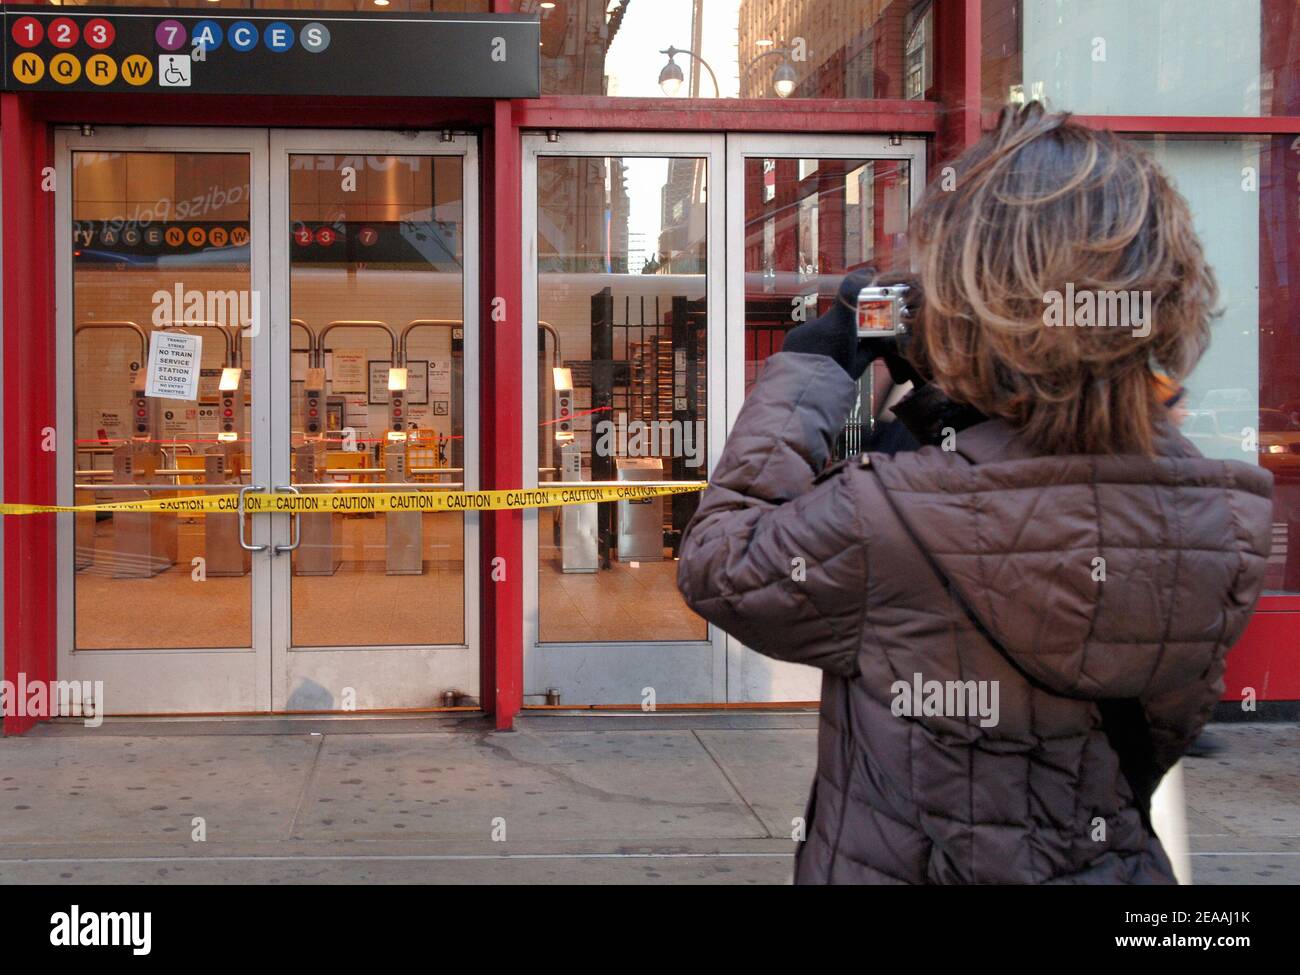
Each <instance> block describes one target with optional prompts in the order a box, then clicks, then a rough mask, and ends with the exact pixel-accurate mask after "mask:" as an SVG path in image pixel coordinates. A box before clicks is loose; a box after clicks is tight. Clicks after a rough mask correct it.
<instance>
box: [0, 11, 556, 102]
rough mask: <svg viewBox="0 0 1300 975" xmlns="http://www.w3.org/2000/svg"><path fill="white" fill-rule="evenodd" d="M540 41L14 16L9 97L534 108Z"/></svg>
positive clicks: (524, 22) (437, 18)
mask: <svg viewBox="0 0 1300 975" xmlns="http://www.w3.org/2000/svg"><path fill="white" fill-rule="evenodd" d="M539 40H540V26H539V24H538V22H537V21H536V20H534V19H533V18H531V17H527V16H519V15H515V14H424V13H400V12H398V13H393V14H391V15H383V14H380V15H376V14H372V13H339V14H326V13H325V12H324V11H322V12H320V13H316V14H312V13H308V14H304V13H303V12H302V11H285V12H276V11H268V10H243V11H233V12H220V11H217V10H211V9H209V10H177V9H174V8H151V9H149V10H147V11H146V10H141V9H140V8H136V9H134V10H132V11H131V12H123V10H122V8H120V7H97V8H96V7H75V8H69V7H30V6H23V7H14V6H6V7H5V10H4V89H5V90H6V91H132V92H144V91H148V92H161V93H163V94H204V95H379V96H390V97H431V96H436V97H453V98H455V97H461V98H535V97H537V95H538V94H539V92H540V56H539V51H538V47H539Z"/></svg>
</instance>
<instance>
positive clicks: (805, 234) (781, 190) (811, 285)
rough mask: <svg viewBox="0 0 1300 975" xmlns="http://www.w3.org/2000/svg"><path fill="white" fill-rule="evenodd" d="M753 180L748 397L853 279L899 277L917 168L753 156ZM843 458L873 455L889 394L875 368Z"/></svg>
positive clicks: (885, 377)
mask: <svg viewBox="0 0 1300 975" xmlns="http://www.w3.org/2000/svg"><path fill="white" fill-rule="evenodd" d="M744 179H745V393H746V395H748V393H749V390H750V388H751V387H752V386H753V384H754V381H755V380H756V379H757V378H758V374H759V370H760V369H761V368H762V365H763V362H764V360H766V359H767V358H768V357H769V356H771V355H774V354H775V353H777V352H780V351H781V345H782V343H783V342H784V340H785V334H786V332H788V331H789V330H790V329H791V328H794V327H795V326H797V325H799V324H801V323H803V322H806V321H811V320H812V319H814V318H816V317H817V316H818V315H821V314H824V313H825V312H826V311H828V310H830V308H831V305H832V303H833V302H835V301H837V300H838V294H839V288H840V283H841V281H842V280H843V278H844V275H845V274H847V273H848V272H849V271H854V270H858V269H861V268H867V267H871V268H875V269H876V270H878V271H892V270H898V269H899V267H900V265H902V264H904V263H905V257H904V255H903V245H904V243H905V240H906V233H907V222H908V219H909V216H910V213H911V205H910V201H911V180H910V172H909V164H908V162H907V161H906V160H897V159H793V158H766V159H765V158H761V157H748V158H746V159H745V165H744ZM860 385H861V389H862V396H861V398H860V403H859V406H858V408H857V409H855V410H854V412H853V414H852V415H851V416H850V418H849V422H848V424H847V426H846V428H845V431H844V435H843V437H842V438H841V443H840V445H839V450H840V451H841V452H842V453H843V454H844V455H849V454H856V453H859V452H861V451H862V450H863V449H865V444H866V439H867V437H869V436H870V433H871V425H872V423H873V419H874V417H875V415H876V413H878V412H879V408H880V407H881V406H882V405H883V404H884V402H885V401H886V400H887V399H888V397H889V395H890V382H889V374H888V372H887V371H886V370H885V369H884V368H883V367H882V368H878V369H872V370H870V371H868V373H867V374H866V375H865V376H864V377H863V379H862V381H861V384H860Z"/></svg>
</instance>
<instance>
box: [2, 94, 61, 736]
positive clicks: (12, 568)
mask: <svg viewBox="0 0 1300 975" xmlns="http://www.w3.org/2000/svg"><path fill="white" fill-rule="evenodd" d="M0 135H2V136H3V138H2V139H0V144H2V148H0V164H2V166H3V172H2V176H3V188H2V189H0V208H2V210H3V212H2V220H3V225H2V226H0V234H2V235H3V236H2V237H0V241H2V242H3V243H2V245H3V248H4V260H3V273H4V319H3V321H4V337H3V349H4V370H3V382H4V426H3V435H4V451H5V460H4V500H5V501H6V502H17V503H22V502H27V503H37V504H52V503H53V502H54V500H55V466H54V464H55V455H54V451H53V450H49V449H46V447H47V446H48V445H49V444H50V443H51V442H52V440H53V437H52V433H51V431H53V429H54V424H55V395H54V391H55V389H56V388H57V387H56V386H55V376H54V286H53V282H54V257H53V245H52V232H53V227H54V207H53V200H54V193H53V192H50V190H51V189H54V190H56V191H57V188H56V187H53V185H52V184H51V183H49V182H48V181H47V177H48V178H52V176H51V171H49V170H47V169H46V167H48V166H50V165H51V159H52V157H53V155H52V146H51V143H50V137H49V130H48V128H47V127H46V125H45V124H44V122H43V120H41V119H39V118H38V117H36V116H35V115H34V113H33V112H32V108H31V105H30V104H28V103H27V101H26V100H25V99H24V98H23V97H22V96H19V95H0ZM4 528H5V531H4V586H5V594H4V595H5V599H4V606H5V614H4V679H5V680H6V681H8V682H10V685H9V686H10V687H17V686H18V685H19V683H20V680H21V679H23V678H25V680H26V682H27V683H28V684H32V683H35V682H37V681H47V680H52V679H53V678H54V665H55V633H56V619H55V579H56V576H55V544H54V541H55V523H54V519H52V518H47V517H32V518H9V519H7V523H6V524H5V526H4ZM8 710H10V711H15V710H25V708H10V709H8ZM37 720H38V719H37V718H34V717H31V716H28V715H21V716H20V715H18V714H6V715H5V717H4V725H3V727H4V733H5V734H7V735H9V734H20V733H22V732H24V731H26V730H27V729H28V728H30V727H32V725H34V724H35V723H36V721H37Z"/></svg>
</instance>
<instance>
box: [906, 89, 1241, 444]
mask: <svg viewBox="0 0 1300 975" xmlns="http://www.w3.org/2000/svg"><path fill="white" fill-rule="evenodd" d="M953 169H954V172H952V173H948V174H946V175H947V177H948V178H947V179H946V180H945V179H942V178H941V179H940V180H937V181H936V183H935V184H934V185H932V186H931V188H930V189H929V190H928V191H927V194H926V197H925V199H923V200H922V202H921V205H920V206H919V207H918V209H917V211H916V214H915V216H914V218H913V221H912V227H911V249H912V254H913V261H914V264H913V266H914V268H915V269H916V270H917V273H918V275H919V278H920V286H921V290H922V293H923V295H924V300H923V302H922V310H921V314H920V318H919V321H918V322H917V325H916V329H915V340H914V342H913V345H912V348H911V349H910V350H909V357H910V358H911V359H912V360H913V362H914V363H915V364H916V366H917V367H918V369H919V370H920V371H921V373H922V374H923V375H926V376H928V377H930V378H932V379H933V381H934V382H935V383H936V384H937V385H938V386H939V387H940V388H941V389H943V390H944V391H945V392H946V393H947V394H948V395H949V396H951V397H952V398H953V399H955V400H958V401H960V402H963V403H968V404H970V405H971V406H974V407H976V408H977V409H978V410H980V411H981V412H982V413H984V414H985V415H986V416H993V417H1001V418H1003V419H1005V420H1006V421H1007V422H1009V423H1010V424H1011V425H1012V426H1014V427H1016V428H1017V429H1018V430H1019V431H1020V434H1021V436H1022V437H1023V438H1024V440H1025V441H1026V442H1027V444H1028V445H1029V446H1030V447H1031V448H1032V449H1034V450H1036V451H1037V452H1039V453H1044V454H1071V453H1074V454H1078V453H1082V454H1105V453H1143V454H1151V453H1153V452H1154V449H1155V447H1154V442H1155V430H1156V427H1157V425H1158V424H1159V423H1160V422H1161V420H1162V419H1163V417H1164V413H1165V410H1164V407H1163V405H1162V404H1161V403H1160V402H1159V400H1158V392H1157V390H1156V386H1155V384H1154V382H1153V369H1158V370H1160V371H1162V372H1164V373H1165V374H1166V375H1168V376H1169V377H1171V378H1172V379H1173V380H1175V381H1180V380H1182V379H1183V378H1184V377H1185V376H1186V375H1187V374H1188V373H1189V372H1190V371H1191V370H1192V368H1193V367H1194V366H1195V365H1196V362H1197V360H1199V359H1200V357H1201V355H1202V353H1203V352H1204V351H1205V349H1206V347H1207V346H1208V344H1209V340H1210V333H1209V322H1210V320H1211V318H1213V317H1214V315H1215V314H1216V311H1215V306H1216V305H1217V302H1218V287H1217V285H1216V283H1215V279H1214V272H1213V271H1212V270H1211V268H1210V267H1209V265H1207V264H1206V263H1205V255H1204V253H1203V251H1202V248H1201V243H1200V241H1199V240H1198V239H1197V237H1196V233H1195V231H1194V230H1193V228H1192V217H1191V213H1190V212H1189V210H1188V207H1187V203H1186V201H1184V200H1183V198H1182V197H1181V196H1180V195H1179V194H1178V193H1177V191H1175V190H1174V188H1173V187H1172V186H1171V185H1170V182H1169V180H1168V178H1167V177H1166V176H1165V174H1164V173H1163V172H1162V171H1161V169H1160V167H1159V166H1158V165H1157V164H1156V162H1155V160H1153V159H1152V158H1151V157H1150V156H1148V155H1147V154H1146V153H1145V152H1143V151H1142V150H1140V149H1139V148H1137V147H1136V146H1134V145H1133V144H1132V143H1129V142H1126V141H1124V140H1123V139H1120V138H1118V137H1116V136H1114V135H1112V134H1110V133H1108V132H1099V131H1095V130H1092V129H1089V128H1086V127H1085V126H1083V125H1080V124H1078V123H1077V122H1073V121H1071V120H1070V118H1069V116H1068V115H1063V114H1049V113H1047V112H1046V111H1044V109H1043V107H1042V106H1041V105H1040V104H1038V103H1037V102H1033V103H1030V104H1029V105H1026V106H1025V107H1024V108H1021V109H1019V110H1016V109H1013V108H1006V109H1004V110H1003V112H1002V115H1001V116H1000V118H999V121H998V125H997V128H996V130H995V131H993V132H990V133H988V134H987V135H985V136H984V138H982V139H981V140H980V141H979V142H978V143H976V144H975V145H974V146H972V147H971V148H970V149H968V150H967V151H966V152H965V153H963V154H962V156H961V157H960V158H959V159H957V160H956V162H955V163H954V164H953ZM945 186H946V187H948V188H945ZM1067 287H1072V289H1073V291H1074V293H1075V294H1082V293H1084V292H1091V293H1093V294H1103V293H1112V294H1113V293H1119V292H1124V293H1146V294H1148V295H1149V303H1148V304H1146V305H1145V307H1146V308H1148V309H1149V316H1148V320H1147V321H1145V322H1144V323H1143V325H1142V327H1140V328H1134V327H1097V326H1093V327H1088V326H1086V325H1077V326H1073V325H1072V326H1061V327H1053V326H1052V325H1049V324H1046V322H1047V318H1046V317H1045V314H1044V311H1045V308H1046V307H1047V305H1048V303H1049V301H1051V300H1054V299H1053V298H1051V297H1050V296H1053V295H1054V294H1055V295H1064V294H1066V293H1067ZM1054 324H1055V323H1054ZM1144 333H1145V334H1144Z"/></svg>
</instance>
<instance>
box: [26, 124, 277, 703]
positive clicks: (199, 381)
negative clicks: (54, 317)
mask: <svg viewBox="0 0 1300 975" xmlns="http://www.w3.org/2000/svg"><path fill="white" fill-rule="evenodd" d="M56 152H57V156H56V159H57V166H56V171H55V182H54V185H53V186H52V187H51V188H52V189H53V190H54V201H55V210H56V219H57V231H56V233H57V236H56V246H57V261H56V267H57V269H56V274H57V279H56V285H57V289H58V291H57V311H58V334H59V341H58V373H59V376H60V383H59V399H58V426H57V441H56V449H57V452H58V454H57V455H58V483H59V496H60V501H61V503H64V504H72V503H76V504H90V503H94V502H107V501H126V500H143V499H162V498H184V497H189V496H201V495H209V496H210V495H213V494H220V495H229V494H234V493H236V492H238V491H239V490H240V489H241V488H244V487H250V486H255V485H259V484H261V485H265V484H267V483H269V482H268V480H267V477H268V475H269V473H270V470H269V460H270V449H269V441H268V437H267V421H268V416H269V405H268V404H269V399H268V395H267V394H268V390H269V376H268V375H267V365H266V364H267V330H266V327H265V325H266V319H265V306H264V304H263V303H262V302H261V300H260V299H261V296H263V295H265V294H266V287H267V270H268V262H267V236H266V232H265V230H266V213H267V197H266V185H267V170H266V165H267V158H266V133H265V131H245V130H238V129H223V130H209V131H199V130H184V129H180V130H168V129H143V128H142V129H129V130H128V129H119V130H113V129H105V130H103V131H100V132H87V133H83V132H81V131H70V130H62V131H60V132H58V133H57V137H56ZM164 344H166V345H170V346H171V347H172V350H173V352H174V355H173V356H172V358H171V362H172V370H173V371H172V373H171V376H170V380H171V381H169V382H166V383H164V382H161V381H160V379H159V377H160V376H161V375H162V372H161V369H162V366H161V365H160V363H161V362H162V359H161V358H160V357H161V355H162V353H161V351H160V347H161V346H162V345H164ZM151 354H152V355H153V356H154V360H151ZM151 365H152V368H151ZM164 378H167V377H164ZM269 536H270V526H269V525H268V524H267V523H266V522H265V520H264V519H253V518H241V517H240V516H239V515H238V514H236V513H233V512H230V513H220V514H216V513H214V514H209V515H206V516H205V515H201V514H196V515H192V516H191V515H177V514H171V513H166V514H162V513H158V514H151V513H147V512H114V513H92V512H87V513H84V514H83V513H78V514H75V515H60V516H59V533H58V545H59V555H60V559H59V584H58V595H59V608H60V609H59V670H58V672H59V676H60V678H61V679H66V680H77V681H90V682H92V683H93V682H102V684H99V685H97V686H98V687H100V688H101V690H100V693H102V700H101V701H99V702H97V704H98V705H99V708H100V709H102V711H101V713H107V714H148V713H196V712H241V711H257V710H265V709H266V708H268V707H269V705H270V676H271V668H270V650H269V648H270V643H269V632H270V606H271V585H270V579H269V576H268V571H267V570H268V568H269V566H268V564H267V563H266V562H265V561H264V560H263V559H259V558H258V557H257V553H256V552H255V551H254V549H256V548H257V547H258V546H259V545H261V546H264V545H265V544H266V543H267V541H268V540H269Z"/></svg>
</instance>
